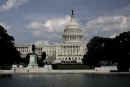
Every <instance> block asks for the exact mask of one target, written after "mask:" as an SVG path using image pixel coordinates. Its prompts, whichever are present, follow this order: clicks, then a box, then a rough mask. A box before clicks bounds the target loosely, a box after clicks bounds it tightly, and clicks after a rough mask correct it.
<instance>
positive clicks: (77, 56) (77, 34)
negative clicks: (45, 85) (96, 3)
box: [16, 10, 87, 64]
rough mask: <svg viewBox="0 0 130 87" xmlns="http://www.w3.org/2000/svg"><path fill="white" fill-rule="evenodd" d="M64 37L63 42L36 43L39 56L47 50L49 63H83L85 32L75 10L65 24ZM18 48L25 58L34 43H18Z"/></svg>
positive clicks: (85, 49)
mask: <svg viewBox="0 0 130 87" xmlns="http://www.w3.org/2000/svg"><path fill="white" fill-rule="evenodd" d="M62 39H63V42H62V43H59V44H45V43H41V44H37V43H34V44H35V46H36V53H37V54H38V56H39V58H40V57H41V55H42V53H43V52H45V53H46V60H45V61H46V62H48V63H52V64H81V63H82V58H83V56H84V54H85V53H86V51H87V48H86V44H85V43H84V42H83V33H82V30H81V29H80V25H79V24H78V22H77V21H76V19H75V15H74V12H73V10H72V15H71V19H70V21H69V23H68V24H67V25H66V26H65V29H64V34H63V35H62ZM16 48H17V50H18V51H19V52H20V54H21V57H23V58H25V57H26V56H27V54H28V53H31V51H32V50H31V49H32V44H16Z"/></svg>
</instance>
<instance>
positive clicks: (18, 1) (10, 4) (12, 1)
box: [0, 0, 29, 12]
mask: <svg viewBox="0 0 130 87" xmlns="http://www.w3.org/2000/svg"><path fill="white" fill-rule="evenodd" d="M28 1H29V0H7V1H6V3H5V4H3V5H1V6H0V12H2V11H7V10H9V9H11V8H17V7H18V6H21V5H23V4H24V3H26V2H28Z"/></svg>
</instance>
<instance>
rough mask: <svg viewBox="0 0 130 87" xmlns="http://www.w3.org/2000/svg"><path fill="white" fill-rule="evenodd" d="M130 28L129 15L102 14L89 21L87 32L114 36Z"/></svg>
mask: <svg viewBox="0 0 130 87" xmlns="http://www.w3.org/2000/svg"><path fill="white" fill-rule="evenodd" d="M128 30H130V17H128V16H100V17H97V18H96V19H93V20H90V21H88V23H87V27H86V33H87V34H88V35H87V36H89V35H93V36H94V35H95V36H96V35H98V36H107V37H114V36H115V35H117V34H119V33H121V32H125V31H128Z"/></svg>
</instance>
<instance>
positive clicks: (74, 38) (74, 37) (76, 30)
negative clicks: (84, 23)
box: [63, 10, 83, 43]
mask: <svg viewBox="0 0 130 87" xmlns="http://www.w3.org/2000/svg"><path fill="white" fill-rule="evenodd" d="M82 38H83V35H82V30H81V29H80V24H79V23H78V22H77V21H76V19H75V15H74V12H73V10H72V15H71V20H70V22H69V23H68V24H67V25H66V26H65V29H64V34H63V40H64V43H73V42H74V43H75V42H78V43H80V42H81V41H82Z"/></svg>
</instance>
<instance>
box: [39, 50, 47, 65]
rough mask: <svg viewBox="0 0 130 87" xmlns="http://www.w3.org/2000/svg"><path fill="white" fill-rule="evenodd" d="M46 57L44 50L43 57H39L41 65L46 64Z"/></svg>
mask: <svg viewBox="0 0 130 87" xmlns="http://www.w3.org/2000/svg"><path fill="white" fill-rule="evenodd" d="M45 59H46V52H42V55H41V59H39V61H38V64H39V66H43V65H44V60H45Z"/></svg>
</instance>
